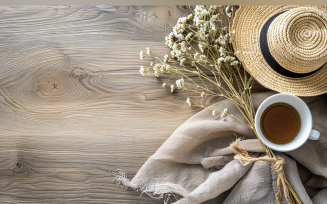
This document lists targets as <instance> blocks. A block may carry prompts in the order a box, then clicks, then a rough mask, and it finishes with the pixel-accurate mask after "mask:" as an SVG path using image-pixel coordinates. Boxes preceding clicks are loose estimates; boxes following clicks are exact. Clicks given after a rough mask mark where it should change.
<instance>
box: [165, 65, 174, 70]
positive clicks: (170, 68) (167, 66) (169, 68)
mask: <svg viewBox="0 0 327 204" xmlns="http://www.w3.org/2000/svg"><path fill="white" fill-rule="evenodd" d="M172 70H173V68H172V67H171V66H170V65H169V64H168V65H166V71H167V72H170V71H172Z"/></svg>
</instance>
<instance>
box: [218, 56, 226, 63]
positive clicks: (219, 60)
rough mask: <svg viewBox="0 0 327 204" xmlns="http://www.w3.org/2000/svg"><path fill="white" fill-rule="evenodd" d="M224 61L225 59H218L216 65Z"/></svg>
mask: <svg viewBox="0 0 327 204" xmlns="http://www.w3.org/2000/svg"><path fill="white" fill-rule="evenodd" d="M223 61H225V58H223V57H219V58H218V60H217V63H218V64H221V62H223Z"/></svg>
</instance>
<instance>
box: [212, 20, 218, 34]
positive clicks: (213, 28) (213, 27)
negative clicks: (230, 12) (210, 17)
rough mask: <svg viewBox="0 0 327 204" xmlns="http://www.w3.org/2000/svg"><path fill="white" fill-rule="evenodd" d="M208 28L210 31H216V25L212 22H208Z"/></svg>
mask: <svg viewBox="0 0 327 204" xmlns="http://www.w3.org/2000/svg"><path fill="white" fill-rule="evenodd" d="M210 28H211V31H213V32H216V31H217V28H216V25H215V24H214V23H213V22H212V21H210Z"/></svg>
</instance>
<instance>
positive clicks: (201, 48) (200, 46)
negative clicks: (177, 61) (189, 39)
mask: <svg viewBox="0 0 327 204" xmlns="http://www.w3.org/2000/svg"><path fill="white" fill-rule="evenodd" d="M199 49H200V51H201V52H202V53H203V51H204V50H203V45H202V44H200V43H199Z"/></svg>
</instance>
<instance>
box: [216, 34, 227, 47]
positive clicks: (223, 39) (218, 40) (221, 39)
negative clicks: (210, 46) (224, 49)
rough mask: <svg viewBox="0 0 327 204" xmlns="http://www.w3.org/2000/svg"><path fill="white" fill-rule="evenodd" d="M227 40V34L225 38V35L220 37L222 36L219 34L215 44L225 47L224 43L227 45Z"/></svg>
mask: <svg viewBox="0 0 327 204" xmlns="http://www.w3.org/2000/svg"><path fill="white" fill-rule="evenodd" d="M227 39H228V34H227V37H226V35H225V36H222V35H221V34H220V36H219V38H218V39H216V41H215V42H216V43H219V44H220V45H223V46H225V45H226V43H227Z"/></svg>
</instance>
